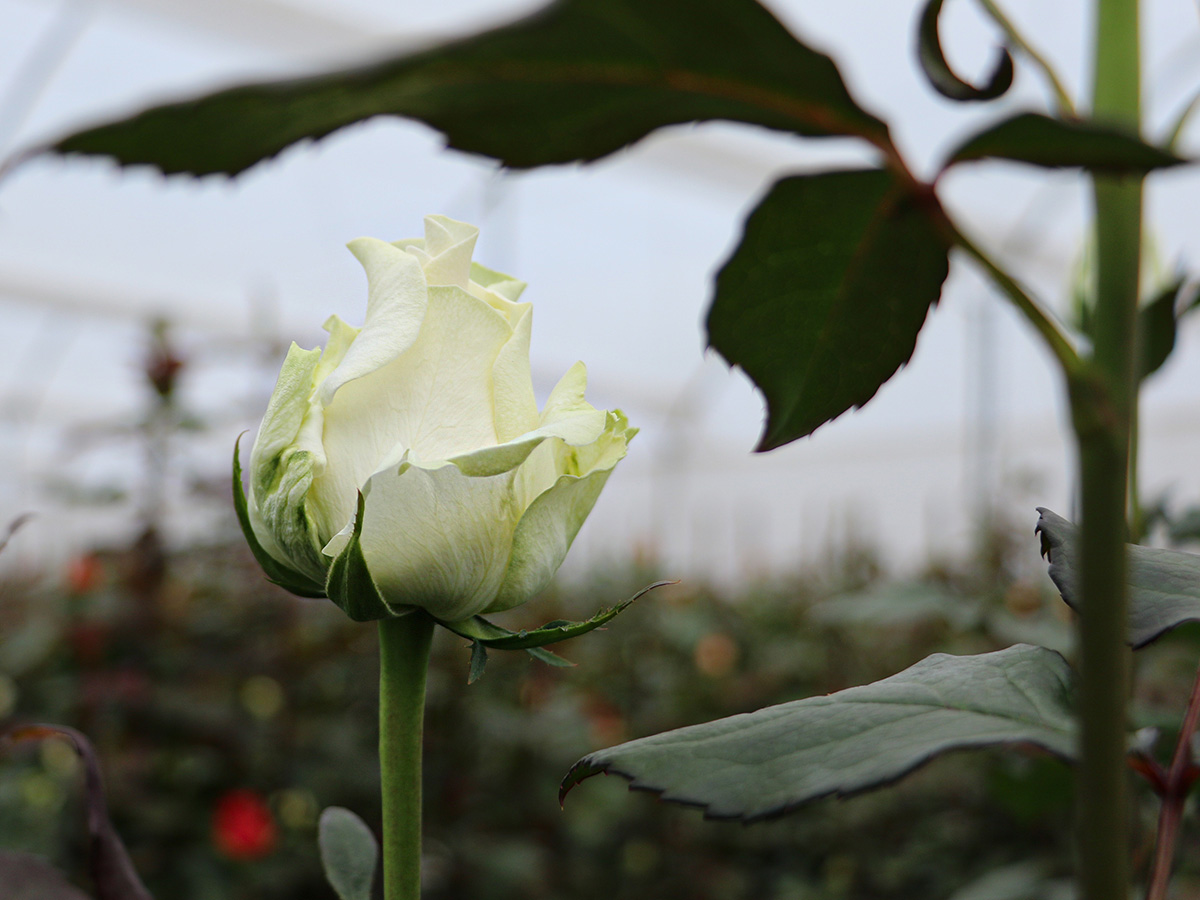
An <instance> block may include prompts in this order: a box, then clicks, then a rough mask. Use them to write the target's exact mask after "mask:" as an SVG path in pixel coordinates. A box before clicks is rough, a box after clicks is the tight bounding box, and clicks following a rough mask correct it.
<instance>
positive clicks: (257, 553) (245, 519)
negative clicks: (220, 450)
mask: <svg viewBox="0 0 1200 900" xmlns="http://www.w3.org/2000/svg"><path fill="white" fill-rule="evenodd" d="M241 443H242V436H241V435H238V439H237V440H236V441H235V442H234V445H233V509H234V511H235V512H236V513H237V520H238V524H239V525H241V527H242V534H243V535H244V536H245V538H246V543H247V544H249V545H250V552H251V553H253V554H254V559H255V560H256V561H257V562H258V564H259V566H260V567H261V568H262V570H263V573H264V574H265V575H266V576H267V581H269V582H271V583H272V584H277V585H279V586H280V587H281V588H283V589H284V590H285V591H290V592H291V593H293V594H296V595H297V596H299V597H312V598H316V597H325V596H326V594H325V589H324V588H323V587H322V586H321V585H320V584H319V583H318V582H316V581H313V580H312V579H311V578H309V577H308V576H307V575H305V574H304V573H303V572H297V571H296V570H295V569H292V568H290V567H288V566H285V565H284V564H283V563H281V562H280V561H279V560H277V559H276V558H275V557H273V556H272V555H271V554H270V553H268V552H267V551H266V550H265V549H263V546H262V544H260V543H259V541H258V538H257V537H256V536H255V534H254V528H253V527H251V525H250V507H249V504H248V503H247V502H246V490H245V488H244V487H243V486H242V464H241V461H240V460H239V459H238V449H239V447H240V445H241Z"/></svg>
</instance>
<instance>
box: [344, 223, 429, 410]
mask: <svg viewBox="0 0 1200 900" xmlns="http://www.w3.org/2000/svg"><path fill="white" fill-rule="evenodd" d="M347 246H348V247H349V248H350V252H351V253H353V254H354V255H355V256H356V257H358V261H359V262H361V263H362V266H363V269H365V270H366V273H367V284H368V293H367V316H366V321H365V322H364V323H363V327H362V330H361V331H360V332H359V334H358V335H357V336H356V337H355V338H354V341H353V343H352V344H351V345H350V346H349V347H348V348H347V349H346V352H345V356H343V357H342V360H341V362H340V363H339V364H338V366H337V368H336V369H334V370H333V372H331V373H330V374H329V376H328V377H327V378H326V379H325V380H324V382H323V383H322V384H321V402H322V403H324V404H326V405H328V404H329V403H330V402H331V401H332V400H333V397H334V394H336V393H337V391H338V390H339V389H340V388H342V387H343V386H344V385H346V384H349V383H350V382H352V381H354V380H355V379H358V378H362V377H363V376H364V375H367V374H369V373H371V372H374V371H376V370H377V369H380V368H382V367H383V366H385V365H387V364H388V363H389V362H391V361H392V360H394V359H396V357H398V356H399V355H400V354H401V353H403V352H404V351H405V350H407V349H408V348H409V347H410V346H412V343H413V342H414V341H415V340H416V339H417V335H418V333H419V331H420V329H421V322H422V321H423V320H424V318H425V308H426V305H427V303H428V293H427V290H426V285H425V274H424V272H423V271H422V270H421V265H420V263H419V262H418V261H417V260H416V259H415V258H414V257H413V256H411V255H410V254H408V253H405V252H404V251H403V250H400V249H398V248H397V247H394V246H392V245H391V244H388V243H386V242H384V241H380V240H376V239H375V238H358V239H357V240H354V241H351V242H350V243H349V244H348V245H347Z"/></svg>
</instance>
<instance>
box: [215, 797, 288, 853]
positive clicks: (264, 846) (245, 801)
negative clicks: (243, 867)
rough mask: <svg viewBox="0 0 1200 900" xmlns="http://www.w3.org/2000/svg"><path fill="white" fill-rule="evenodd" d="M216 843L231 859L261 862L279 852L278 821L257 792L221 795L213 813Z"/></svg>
mask: <svg viewBox="0 0 1200 900" xmlns="http://www.w3.org/2000/svg"><path fill="white" fill-rule="evenodd" d="M212 836H213V843H214V844H216V846H217V849H218V850H220V851H221V853H223V854H224V855H225V856H228V857H229V858H230V859H261V858H262V857H264V856H266V855H267V854H269V853H270V852H271V851H272V850H274V849H275V839H276V837H277V836H278V835H277V831H276V828H275V818H274V817H273V816H272V815H271V810H270V809H268V808H267V804H266V801H264V800H263V798H262V797H260V796H259V795H258V794H256V793H254V791H248V790H233V791H227V792H226V793H224V794H222V795H221V798H220V799H219V800H218V801H217V806H216V809H215V810H214V811H213V827H212Z"/></svg>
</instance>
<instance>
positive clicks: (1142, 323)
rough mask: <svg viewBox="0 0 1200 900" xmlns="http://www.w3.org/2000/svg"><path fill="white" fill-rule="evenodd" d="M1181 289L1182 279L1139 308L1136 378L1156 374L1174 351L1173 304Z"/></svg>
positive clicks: (1174, 319) (1174, 320)
mask: <svg viewBox="0 0 1200 900" xmlns="http://www.w3.org/2000/svg"><path fill="white" fill-rule="evenodd" d="M1181 290H1183V279H1182V278H1181V279H1179V280H1178V281H1176V282H1175V283H1174V284H1172V285H1168V286H1167V287H1166V288H1164V289H1163V290H1162V291H1161V292H1159V294H1158V295H1157V296H1156V297H1154V299H1153V300H1151V301H1150V302H1149V303H1147V304H1145V305H1143V306H1142V307H1140V308H1139V309H1138V319H1137V351H1138V360H1137V366H1138V377H1139V378H1146V377H1148V376H1150V375H1153V374H1154V373H1155V372H1157V371H1158V370H1159V369H1160V368H1161V367H1162V364H1163V363H1165V362H1166V361H1167V357H1168V356H1170V355H1171V351H1172V350H1174V349H1175V330H1176V329H1175V322H1176V318H1175V304H1176V302H1177V300H1178V299H1179V292H1180V291H1181Z"/></svg>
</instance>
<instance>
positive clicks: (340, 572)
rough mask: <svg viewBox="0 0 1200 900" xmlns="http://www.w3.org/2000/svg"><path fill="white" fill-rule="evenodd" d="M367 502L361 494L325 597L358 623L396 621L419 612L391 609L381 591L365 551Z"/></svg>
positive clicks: (403, 608) (335, 558) (330, 574)
mask: <svg viewBox="0 0 1200 900" xmlns="http://www.w3.org/2000/svg"><path fill="white" fill-rule="evenodd" d="M365 511H366V499H365V498H364V497H363V495H362V491H359V492H358V511H357V512H356V513H355V515H354V531H353V533H352V534H351V535H350V540H349V542H348V543H347V544H346V546H345V547H343V548H342V552H341V553H339V554H338V555H337V556H336V557H334V560H333V563H332V564H331V565H330V566H329V576H328V577H327V578H326V580H325V596H327V597H329V599H330V600H332V601H333V602H334V603H336V604H337V605H338V606H339V607H340V608H341V610H342V611H343V612H344V613H345V614H346V615H348V616H349V617H350V618H351V619H353V620H354V621H355V622H373V621H375V620H377V619H395V618H398V617H399V616H403V615H407V614H409V613H412V612H414V611H415V610H416V607H413V606H405V607H402V608H401V609H400V610H399V611H396V610H393V609H392V608H391V607H390V606H388V604H387V601H385V600H384V599H383V595H382V594H381V593H380V592H379V587H378V586H377V585H376V584H375V579H374V578H372V577H371V571H370V569H368V568H367V558H366V557H365V556H364V555H363V549H362V528H363V518H364V513H365Z"/></svg>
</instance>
